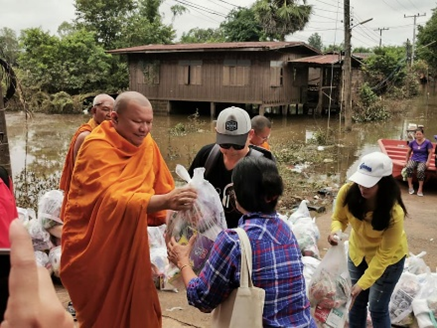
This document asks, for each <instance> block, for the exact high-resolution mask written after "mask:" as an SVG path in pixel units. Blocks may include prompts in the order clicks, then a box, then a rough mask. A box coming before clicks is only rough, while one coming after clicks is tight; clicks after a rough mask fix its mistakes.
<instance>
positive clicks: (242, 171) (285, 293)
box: [168, 157, 316, 328]
mask: <svg viewBox="0 0 437 328" xmlns="http://www.w3.org/2000/svg"><path fill="white" fill-rule="evenodd" d="M232 181H233V183H234V189H235V194H236V198H237V208H238V210H239V211H241V212H242V213H243V216H242V217H241V219H240V220H239V223H238V226H239V227H241V228H243V229H244V230H245V231H246V233H247V235H248V237H249V239H250V243H251V246H252V257H253V258H252V262H253V274H252V280H253V283H254V285H255V286H256V287H260V288H263V289H264V290H265V291H266V296H265V304H264V313H263V325H264V327H311V328H312V327H316V325H315V323H314V320H313V319H312V317H311V314H310V304H309V301H308V298H307V296H306V294H305V280H304V276H303V264H302V260H301V253H300V250H299V246H298V244H297V241H296V238H295V237H294V235H293V232H292V231H291V229H290V228H289V227H288V225H287V223H286V222H284V221H283V220H281V219H280V218H279V216H278V214H277V212H276V210H275V208H276V204H277V202H278V198H279V196H281V195H282V192H283V182H282V179H281V176H280V175H279V172H278V169H277V168H276V165H275V163H274V162H273V161H271V160H268V159H266V158H264V157H245V158H244V159H242V160H241V161H240V162H239V163H238V164H237V166H236V167H235V168H234V171H233V173H232ZM193 241H194V238H192V239H191V240H190V243H189V244H188V245H187V246H182V245H179V244H177V243H176V241H175V240H174V238H172V240H171V241H170V243H169V244H168V253H169V259H170V260H171V261H172V262H173V263H175V264H176V265H177V266H178V267H179V268H180V270H181V274H182V278H183V281H184V283H185V285H186V287H187V298H188V302H189V303H190V305H193V306H195V307H197V308H198V309H200V310H201V311H202V312H210V311H212V310H213V309H214V308H216V307H217V306H218V305H219V304H220V303H221V302H223V301H224V300H225V299H226V298H227V297H228V296H229V294H230V293H231V292H232V290H234V289H236V288H238V287H239V282H240V261H241V252H240V244H239V239H238V235H237V233H236V232H235V231H234V230H231V229H227V230H225V231H223V232H221V233H220V234H219V235H218V236H217V239H216V240H215V242H214V245H213V248H212V250H211V254H210V257H209V259H208V261H207V263H206V264H205V267H204V268H203V270H202V271H201V272H200V274H199V276H196V274H195V273H194V272H193V270H192V269H191V267H190V265H189V263H190V262H189V254H190V251H191V245H192V244H193ZM247 315H251V314H250V313H248V314H247Z"/></svg>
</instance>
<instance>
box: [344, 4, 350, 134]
mask: <svg viewBox="0 0 437 328" xmlns="http://www.w3.org/2000/svg"><path fill="white" fill-rule="evenodd" d="M351 37H352V33H351V13H350V0H344V60H343V87H344V95H343V109H344V126H345V129H346V131H349V130H351V128H352V81H351V80H352V76H351V75H352V68H351V66H352V59H351V52H352V49H351Z"/></svg>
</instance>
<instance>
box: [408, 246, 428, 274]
mask: <svg viewBox="0 0 437 328" xmlns="http://www.w3.org/2000/svg"><path fill="white" fill-rule="evenodd" d="M425 255H426V252H425V251H422V252H420V253H419V254H417V255H414V254H413V253H411V252H410V256H409V257H407V258H406V260H405V265H404V271H408V272H410V273H413V274H422V273H427V272H428V271H429V267H428V266H427V265H426V263H425V261H424V260H423V257H424V256H425Z"/></svg>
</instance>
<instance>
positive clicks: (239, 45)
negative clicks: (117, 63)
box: [107, 41, 320, 54]
mask: <svg viewBox="0 0 437 328" xmlns="http://www.w3.org/2000/svg"><path fill="white" fill-rule="evenodd" d="M293 47H305V48H307V49H308V50H310V51H312V52H313V53H320V52H319V51H318V50H317V49H315V48H313V47H311V46H309V45H307V44H305V43H304V42H275V41H271V42H222V43H181V44H149V45H144V46H138V47H132V48H123V49H114V50H109V51H107V52H108V53H111V54H128V53H157V52H159V53H163V52H202V51H268V50H278V49H284V48H293Z"/></svg>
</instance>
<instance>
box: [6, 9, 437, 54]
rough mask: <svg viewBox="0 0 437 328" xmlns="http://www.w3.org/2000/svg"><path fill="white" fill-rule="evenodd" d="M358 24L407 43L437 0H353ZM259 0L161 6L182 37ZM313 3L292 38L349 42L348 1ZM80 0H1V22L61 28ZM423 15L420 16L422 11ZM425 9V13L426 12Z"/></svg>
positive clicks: (372, 41) (362, 38)
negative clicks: (179, 11)
mask: <svg viewBox="0 0 437 328" xmlns="http://www.w3.org/2000/svg"><path fill="white" fill-rule="evenodd" d="M350 1H351V7H352V17H353V24H357V23H359V22H362V21H365V20H367V19H370V18H373V20H372V21H370V22H368V23H366V24H363V25H358V26H356V27H355V28H353V30H352V32H353V33H352V45H353V47H358V46H363V47H374V46H377V45H378V44H379V38H380V32H379V31H378V29H381V28H388V30H384V31H382V43H383V44H385V45H402V44H403V43H404V42H405V41H406V40H407V39H410V40H412V39H413V30H414V28H413V27H414V18H413V17H407V18H405V17H404V15H406V16H413V15H416V16H418V17H417V24H420V25H425V23H426V21H427V20H428V19H429V18H430V17H431V15H432V11H431V9H433V8H435V7H437V5H436V2H435V0H350ZM182 2H184V3H188V4H191V5H192V6H187V8H188V9H189V12H187V13H185V14H183V16H181V17H177V18H176V19H175V20H174V21H173V22H172V15H171V12H170V7H171V6H173V5H175V4H181V3H182ZM253 2H254V0H165V1H164V3H163V4H162V6H161V8H160V10H161V12H162V13H163V15H164V22H165V23H167V24H170V23H173V25H174V28H175V29H176V31H177V33H178V38H179V37H180V36H181V35H182V33H183V32H186V31H188V30H190V29H191V28H195V27H199V28H209V27H213V28H215V27H218V26H219V25H220V22H222V21H223V20H224V18H225V16H226V15H227V14H228V13H229V12H230V11H231V10H232V9H234V8H236V7H237V6H241V7H248V6H250V5H251V4H252V3H253ZM307 2H308V3H309V4H311V5H312V6H313V15H312V17H311V19H310V23H309V24H308V25H307V27H306V28H305V30H304V31H302V32H297V33H295V34H293V35H290V36H288V37H287V40H288V41H305V42H306V41H307V40H308V37H309V36H310V35H311V34H313V33H319V34H320V35H321V37H322V42H323V44H324V45H325V46H326V45H329V44H340V43H342V42H343V39H344V33H343V27H342V24H343V23H342V18H343V1H342V0H340V1H338V0H307ZM73 3H74V0H0V28H3V27H9V28H12V29H13V30H15V31H16V32H17V33H19V31H20V30H21V29H24V28H29V27H42V28H43V30H46V31H47V30H48V31H51V32H52V33H53V34H55V33H56V31H57V28H58V26H59V25H60V24H61V23H62V22H63V21H71V20H72V19H74V17H75V15H74V10H75V8H74V5H73ZM419 15H420V16H419ZM423 15H425V16H423Z"/></svg>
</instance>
